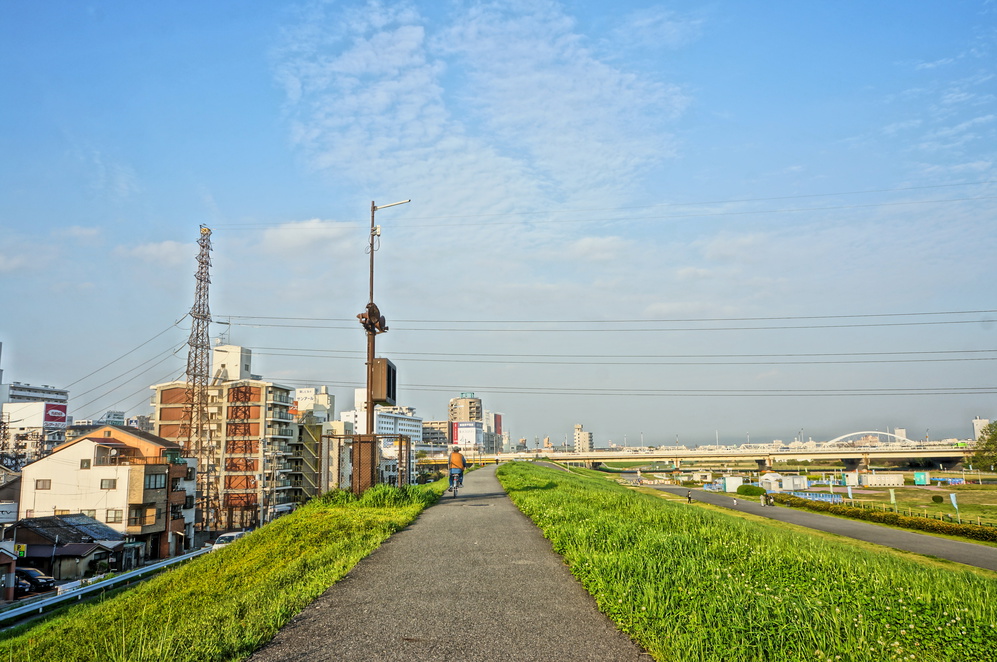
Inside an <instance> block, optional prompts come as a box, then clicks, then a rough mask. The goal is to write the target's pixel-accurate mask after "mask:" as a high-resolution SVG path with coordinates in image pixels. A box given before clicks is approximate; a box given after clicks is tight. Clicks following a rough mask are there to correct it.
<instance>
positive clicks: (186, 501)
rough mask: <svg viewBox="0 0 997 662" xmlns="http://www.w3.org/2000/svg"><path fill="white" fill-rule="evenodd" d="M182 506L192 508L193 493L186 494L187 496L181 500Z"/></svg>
mask: <svg viewBox="0 0 997 662" xmlns="http://www.w3.org/2000/svg"><path fill="white" fill-rule="evenodd" d="M183 507H184V508H193V507H194V495H193V494H188V495H187V498H186V499H184V501H183Z"/></svg>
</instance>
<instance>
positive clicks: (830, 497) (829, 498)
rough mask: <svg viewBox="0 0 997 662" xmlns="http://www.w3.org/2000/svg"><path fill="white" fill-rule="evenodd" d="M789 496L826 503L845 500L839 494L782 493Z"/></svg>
mask: <svg viewBox="0 0 997 662" xmlns="http://www.w3.org/2000/svg"><path fill="white" fill-rule="evenodd" d="M783 494H788V495H790V496H794V497H799V498H800V499H807V500H808V501H824V502H826V503H844V502H845V499H844V497H842V496H841V495H840V494H824V493H822V492H783Z"/></svg>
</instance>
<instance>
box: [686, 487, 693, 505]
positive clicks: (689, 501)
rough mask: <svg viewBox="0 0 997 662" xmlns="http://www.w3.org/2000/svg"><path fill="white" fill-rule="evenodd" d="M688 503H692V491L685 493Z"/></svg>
mask: <svg viewBox="0 0 997 662" xmlns="http://www.w3.org/2000/svg"><path fill="white" fill-rule="evenodd" d="M685 500H686V503H692V490H689V491H688V492H686V493H685Z"/></svg>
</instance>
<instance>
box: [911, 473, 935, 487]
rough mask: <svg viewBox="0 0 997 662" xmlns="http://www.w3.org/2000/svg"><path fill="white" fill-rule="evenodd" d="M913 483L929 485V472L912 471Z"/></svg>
mask: <svg viewBox="0 0 997 662" xmlns="http://www.w3.org/2000/svg"><path fill="white" fill-rule="evenodd" d="M914 484H915V485H931V473H930V472H928V471H915V472H914Z"/></svg>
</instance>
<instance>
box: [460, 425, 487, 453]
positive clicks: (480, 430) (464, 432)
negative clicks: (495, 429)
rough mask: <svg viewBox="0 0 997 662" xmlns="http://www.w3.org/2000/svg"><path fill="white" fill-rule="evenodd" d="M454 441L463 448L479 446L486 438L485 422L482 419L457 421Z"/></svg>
mask: <svg viewBox="0 0 997 662" xmlns="http://www.w3.org/2000/svg"><path fill="white" fill-rule="evenodd" d="M454 424H455V425H456V428H457V429H456V433H457V434H456V436H454V443H456V444H457V445H458V446H460V447H461V448H477V447H479V446H481V443H482V441H483V440H484V424H482V422H481V421H456V422H455V423H454Z"/></svg>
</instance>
